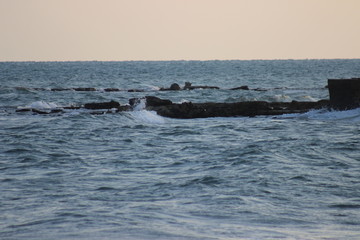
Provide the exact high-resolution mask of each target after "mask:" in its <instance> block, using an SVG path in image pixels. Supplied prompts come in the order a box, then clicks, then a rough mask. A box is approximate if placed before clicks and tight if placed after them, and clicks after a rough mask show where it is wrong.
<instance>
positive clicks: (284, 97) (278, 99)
mask: <svg viewBox="0 0 360 240" xmlns="http://www.w3.org/2000/svg"><path fill="white" fill-rule="evenodd" d="M272 99H273V101H275V102H291V101H292V99H291V97H290V96H287V95H284V94H279V95H275V96H273V97H272Z"/></svg>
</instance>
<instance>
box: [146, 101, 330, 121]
mask: <svg viewBox="0 0 360 240" xmlns="http://www.w3.org/2000/svg"><path fill="white" fill-rule="evenodd" d="M328 106H329V101H328V100H321V101H318V102H297V101H293V102H290V103H288V102H265V101H252V102H235V103H213V102H208V103H191V102H187V103H181V104H175V103H171V104H170V103H169V104H165V105H151V104H150V105H146V109H147V110H152V111H156V112H157V113H158V114H159V115H161V116H164V117H170V118H183V119H186V118H208V117H237V116H247V117H253V116H258V115H281V114H289V113H303V112H307V111H309V110H311V109H320V108H327V107H328Z"/></svg>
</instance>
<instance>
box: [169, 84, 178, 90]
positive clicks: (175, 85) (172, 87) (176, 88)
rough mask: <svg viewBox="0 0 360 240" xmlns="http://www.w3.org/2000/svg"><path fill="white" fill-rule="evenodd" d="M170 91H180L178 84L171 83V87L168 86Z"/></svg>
mask: <svg viewBox="0 0 360 240" xmlns="http://www.w3.org/2000/svg"><path fill="white" fill-rule="evenodd" d="M170 90H173V91H178V90H181V88H180V86H179V84H177V83H173V84H171V86H170Z"/></svg>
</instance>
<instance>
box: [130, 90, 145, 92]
mask: <svg viewBox="0 0 360 240" xmlns="http://www.w3.org/2000/svg"><path fill="white" fill-rule="evenodd" d="M128 92H144V90H142V89H129V90H128Z"/></svg>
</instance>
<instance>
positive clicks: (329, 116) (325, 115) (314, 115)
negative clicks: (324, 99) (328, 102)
mask: <svg viewBox="0 0 360 240" xmlns="http://www.w3.org/2000/svg"><path fill="white" fill-rule="evenodd" d="M276 118H283V119H286V118H298V119H310V120H325V121H326V120H342V121H352V122H360V108H356V109H351V110H347V111H333V110H332V111H329V110H326V109H320V110H311V111H309V112H306V113H294V114H284V115H281V116H279V117H276Z"/></svg>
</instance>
